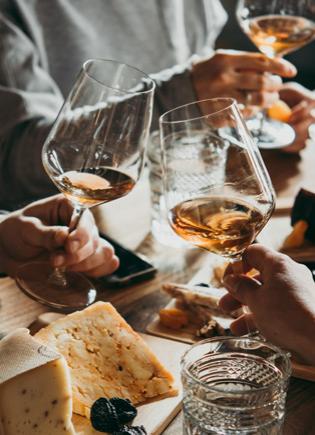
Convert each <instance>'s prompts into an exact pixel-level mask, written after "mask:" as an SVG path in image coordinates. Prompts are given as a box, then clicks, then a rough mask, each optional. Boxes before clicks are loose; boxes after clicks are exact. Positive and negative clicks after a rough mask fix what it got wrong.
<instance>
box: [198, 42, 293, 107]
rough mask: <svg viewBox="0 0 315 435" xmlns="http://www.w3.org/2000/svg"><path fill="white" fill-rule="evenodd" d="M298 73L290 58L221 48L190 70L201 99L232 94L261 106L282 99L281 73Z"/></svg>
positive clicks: (242, 101) (238, 98) (243, 102)
mask: <svg viewBox="0 0 315 435" xmlns="http://www.w3.org/2000/svg"><path fill="white" fill-rule="evenodd" d="M295 74H296V68H295V67H294V65H292V64H291V63H290V62H288V61H287V60H284V59H269V58H268V57H266V56H264V55H263V54H260V53H247V52H244V51H235V50H218V51H217V52H216V53H215V54H214V56H213V57H211V58H210V59H207V60H203V61H200V62H198V63H196V64H195V65H194V66H193V68H192V72H191V76H192V81H193V84H194V87H195V91H196V94H197V97H198V99H199V100H204V99H206V98H214V97H231V98H235V99H236V100H237V101H238V102H239V103H242V104H244V105H246V106H247V105H249V106H259V107H262V108H267V107H269V106H271V105H272V104H273V103H274V102H275V101H277V100H278V99H279V90H280V88H281V86H282V80H281V77H280V76H282V77H294V76H295Z"/></svg>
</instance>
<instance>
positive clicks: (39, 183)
mask: <svg viewBox="0 0 315 435" xmlns="http://www.w3.org/2000/svg"><path fill="white" fill-rule="evenodd" d="M50 128H51V122H48V121H44V120H34V121H31V122H25V123H23V124H20V125H17V126H16V127H15V128H14V129H13V130H12V131H11V132H10V134H8V135H6V136H5V137H3V138H1V139H0V146H1V160H0V168H1V171H0V207H1V208H5V209H7V210H13V209H16V208H19V207H21V206H23V205H24V204H25V203H27V202H30V201H31V200H33V199H36V198H40V197H44V196H48V195H51V194H53V193H55V192H56V188H55V187H54V185H53V184H52V182H51V181H50V179H49V177H48V176H47V174H46V173H45V170H44V168H43V164H42V161H41V150H42V146H43V143H44V141H45V138H46V136H47V134H48V132H49V129H50Z"/></svg>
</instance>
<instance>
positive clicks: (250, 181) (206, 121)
mask: <svg viewBox="0 0 315 435" xmlns="http://www.w3.org/2000/svg"><path fill="white" fill-rule="evenodd" d="M160 130H161V146H162V155H163V160H162V161H163V173H164V190H165V198H166V203H167V208H168V210H169V222H170V225H171V227H172V228H173V230H174V231H175V232H176V233H177V234H178V235H179V236H180V237H182V238H183V239H185V240H187V241H189V242H190V243H192V244H194V245H196V246H198V247H200V248H203V249H206V250H207V251H209V252H211V253H213V254H217V255H220V256H222V257H227V258H229V259H231V260H239V259H240V258H241V256H242V253H243V252H244V250H245V249H246V248H247V247H248V246H249V245H250V244H251V243H252V242H253V241H254V240H255V238H256V236H257V234H258V233H259V232H260V231H261V229H262V228H263V227H264V226H265V224H266V223H267V221H268V219H269V217H270V215H271V213H272V211H273V208H274V190H273V187H272V184H271V181H270V178H269V175H268V173H267V170H266V168H265V165H264V163H263V161H262V158H261V155H260V153H259V150H258V148H257V146H256V144H255V143H254V141H253V139H252V137H251V136H250V134H249V132H248V130H247V128H246V125H245V123H244V120H243V119H242V116H241V114H240V112H239V110H238V107H237V104H236V102H235V101H234V100H232V99H228V98H218V99H211V100H204V101H201V102H200V101H199V102H195V103H191V104H188V105H186V106H182V107H178V108H176V109H174V110H171V111H170V112H167V113H166V114H164V115H163V116H162V117H161V118H160ZM196 138H198V140H196ZM192 143H193V144H194V146H193V147H192V146H191V144H192ZM179 156H181V157H179ZM218 157H219V158H221V159H222V164H221V165H220V172H218V170H217V168H218V164H217V162H218ZM213 174H215V176H213Z"/></svg>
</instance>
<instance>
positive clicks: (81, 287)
mask: <svg viewBox="0 0 315 435" xmlns="http://www.w3.org/2000/svg"><path fill="white" fill-rule="evenodd" d="M53 272H54V269H53V268H52V267H51V266H50V264H49V263H46V262H32V263H27V264H25V265H23V266H21V267H20V268H19V270H18V273H17V276H16V283H17V285H18V286H19V288H20V289H21V290H22V291H23V293H25V294H26V295H27V296H29V297H30V298H32V299H34V300H35V301H37V302H39V303H41V304H43V305H46V306H48V307H50V308H53V309H55V310H58V311H63V312H71V311H75V310H80V309H83V308H85V307H87V306H89V305H91V304H92V303H93V302H94V301H95V299H96V296H97V292H96V290H95V288H94V286H93V285H92V284H91V282H90V281H89V280H88V279H87V278H86V277H85V276H84V275H82V274H80V273H77V272H70V271H67V270H66V271H65V272H64V279H62V280H61V281H58V279H57V280H56V279H51V277H52V275H53Z"/></svg>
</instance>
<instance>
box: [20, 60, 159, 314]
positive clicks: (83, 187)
mask: <svg viewBox="0 0 315 435" xmlns="http://www.w3.org/2000/svg"><path fill="white" fill-rule="evenodd" d="M154 88H155V85H154V82H153V81H152V80H151V79H150V78H149V77H148V76H147V75H146V74H144V73H143V72H141V71H139V70H137V69H136V68H133V67H131V66H128V65H126V64H122V63H119V62H115V61H109V60H102V59H94V60H89V61H87V62H85V64H84V65H83V68H82V70H81V72H80V74H79V76H78V78H77V80H76V82H75V84H74V86H73V88H72V90H71V92H70V94H69V96H68V97H67V99H66V101H65V103H64V105H63V107H62V109H61V111H60V113H59V115H58V117H57V119H56V121H55V123H54V125H53V127H52V129H51V131H50V133H49V135H48V137H47V139H46V142H45V144H44V147H43V151H42V160H43V165H44V168H45V170H46V172H47V174H48V175H49V177H50V178H51V179H52V181H53V182H54V183H55V185H56V186H57V188H58V189H59V190H60V191H61V192H62V193H64V195H65V196H66V197H67V198H68V199H69V200H70V201H71V203H72V204H73V206H74V208H75V209H76V216H75V217H74V218H73V219H72V221H71V223H70V227H69V231H70V233H71V232H72V231H73V230H75V228H76V227H77V225H78V223H79V220H80V218H81V216H82V214H83V213H84V210H85V209H86V208H90V207H92V206H95V205H98V204H102V203H104V202H108V201H112V200H114V199H118V198H121V197H122V196H124V195H126V194H128V193H129V192H130V191H131V190H132V189H133V187H134V185H135V184H136V182H137V181H138V179H139V177H140V174H141V171H142V167H143V162H144V150H145V146H146V142H147V138H148V134H149V128H150V124H151V117H152V106H153V94H154ZM70 237H71V235H70ZM17 283H18V285H19V287H20V288H21V289H22V290H23V291H24V292H25V293H26V294H27V295H29V296H30V297H32V298H34V299H36V300H37V301H39V302H41V303H43V304H45V305H48V306H51V307H53V308H55V309H56V308H57V309H61V310H75V309H80V308H83V307H85V306H87V305H89V304H91V303H92V302H94V300H95V298H96V296H97V294H96V290H95V288H94V286H93V285H92V284H91V283H90V282H89V281H88V280H87V278H86V277H85V276H83V275H80V274H78V273H77V272H74V271H70V270H61V269H56V270H54V271H53V270H52V269H51V266H50V264H48V263H43V262H33V263H29V264H26V265H24V266H22V267H20V269H19V272H18V275H17Z"/></svg>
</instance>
